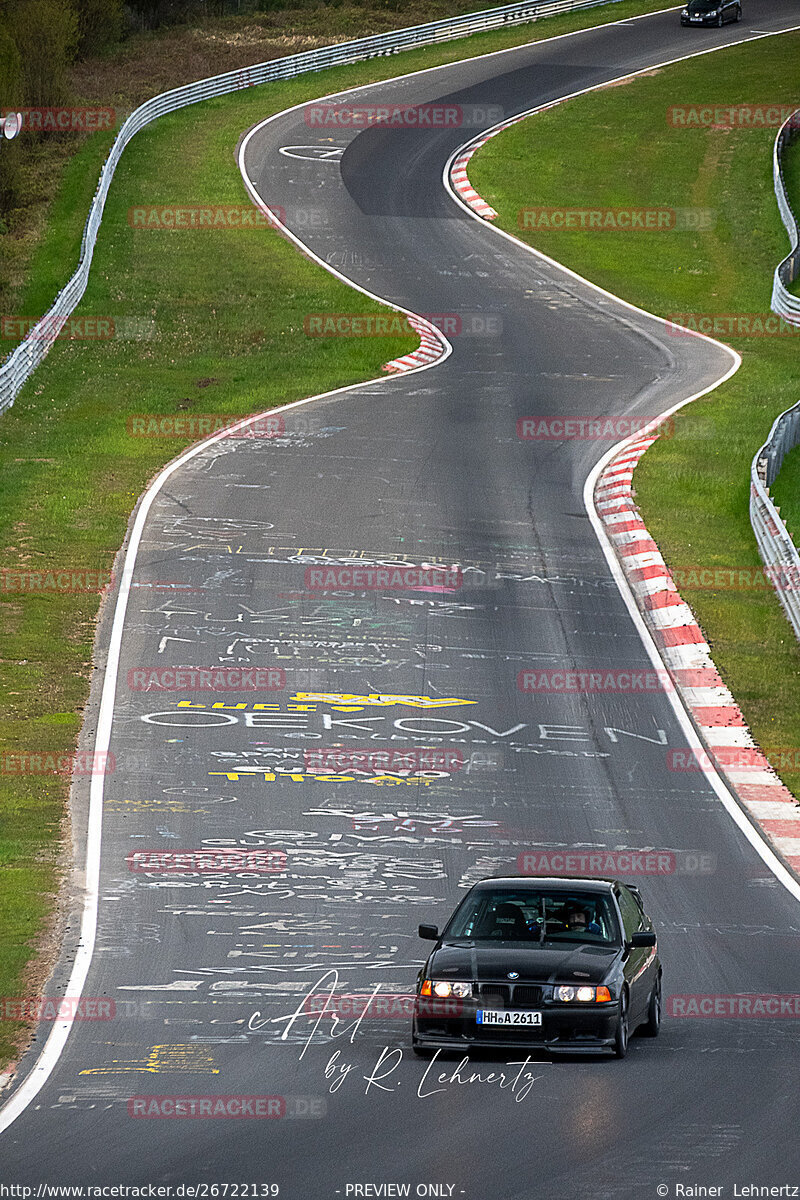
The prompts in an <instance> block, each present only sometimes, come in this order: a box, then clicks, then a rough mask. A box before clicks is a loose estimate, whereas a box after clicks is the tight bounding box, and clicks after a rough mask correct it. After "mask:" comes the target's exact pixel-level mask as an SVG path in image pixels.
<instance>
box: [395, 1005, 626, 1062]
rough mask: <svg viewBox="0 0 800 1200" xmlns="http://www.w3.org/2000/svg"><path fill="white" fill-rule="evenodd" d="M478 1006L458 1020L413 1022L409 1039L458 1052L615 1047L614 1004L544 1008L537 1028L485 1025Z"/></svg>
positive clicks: (616, 1015)
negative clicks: (480, 1022)
mask: <svg viewBox="0 0 800 1200" xmlns="http://www.w3.org/2000/svg"><path fill="white" fill-rule="evenodd" d="M476 1011H477V1005H475V1006H474V1007H473V1006H470V1011H466V1006H465V1011H464V1012H463V1013H462V1015H460V1016H458V1017H430V1016H426V1017H420V1016H417V1017H416V1018H415V1019H414V1024H413V1029H412V1040H413V1042H414V1045H415V1046H417V1047H419V1048H420V1049H441V1050H458V1049H463V1048H466V1049H468V1048H469V1047H471V1046H474V1047H481V1048H487V1049H491V1048H493V1047H500V1048H503V1047H506V1046H508V1047H514V1048H519V1049H526V1048H531V1049H534V1048H538V1049H544V1050H572V1051H580V1052H585V1051H590V1050H608V1049H609V1048H610V1047H611V1046H613V1044H614V1037H615V1035H616V1031H617V1023H618V1020H619V1007H618V1005H617V1003H616V1001H612V1002H611V1003H609V1004H594V1005H588V1004H587V1005H582V1006H580V1007H579V1006H577V1005H576V1007H575V1008H572V1009H567V1008H566V1006H563V1007H561V1006H559V1007H558V1008H556V1007H550V1006H544V1007H543V1008H542V1010H541V1012H542V1024H541V1025H540V1026H536V1025H530V1026H520V1025H511V1026H486V1025H479V1024H478V1023H477V1021H476V1019H475V1013H476Z"/></svg>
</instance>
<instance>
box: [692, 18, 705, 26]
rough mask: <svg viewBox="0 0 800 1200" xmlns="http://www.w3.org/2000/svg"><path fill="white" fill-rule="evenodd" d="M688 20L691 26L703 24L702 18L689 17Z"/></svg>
mask: <svg viewBox="0 0 800 1200" xmlns="http://www.w3.org/2000/svg"><path fill="white" fill-rule="evenodd" d="M689 20H690V21H691V22H692V24H693V25H702V24H703V18H702V17H689Z"/></svg>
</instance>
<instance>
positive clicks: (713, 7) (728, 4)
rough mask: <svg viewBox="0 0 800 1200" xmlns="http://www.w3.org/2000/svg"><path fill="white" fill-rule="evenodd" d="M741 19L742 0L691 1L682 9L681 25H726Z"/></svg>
mask: <svg viewBox="0 0 800 1200" xmlns="http://www.w3.org/2000/svg"><path fill="white" fill-rule="evenodd" d="M741 19H742V5H741V3H740V0H689V3H688V4H687V5H686V7H685V8H682V9H681V25H724V24H725V23H726V21H741Z"/></svg>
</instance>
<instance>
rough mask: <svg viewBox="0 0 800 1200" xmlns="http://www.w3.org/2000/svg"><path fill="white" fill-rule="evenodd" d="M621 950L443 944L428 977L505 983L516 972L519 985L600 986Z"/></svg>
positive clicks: (430, 963)
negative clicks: (510, 974) (512, 972)
mask: <svg viewBox="0 0 800 1200" xmlns="http://www.w3.org/2000/svg"><path fill="white" fill-rule="evenodd" d="M621 954H622V948H621V947H619V946H616V947H605V946H575V945H570V946H558V947H556V946H529V945H526V944H525V943H522V942H506V944H505V945H503V946H484V945H480V944H473V945H470V944H466V943H461V944H455V945H454V944H450V943H444V944H443V945H442V946H440V947H438V948H437V949H436V950H434V952H433V954H432V955H431V958H430V960H429V963H428V974H429V975H430V976H431V977H432V978H435V979H474V980H478V981H479V982H481V981H486V982H488V981H491V980H505V979H506V978H507V977H508V974H509V972H510V971H515V972H516V973H517V976H518V982H530V983H567V982H568V983H577V984H580V983H587V984H591V983H595V984H596V983H602V982H603V981H604V980H605V978H606V976H607V975H608V973H609V971H610V969H611V967H612V966H613V964H614V962H615V961H616V959H617V958H618V957H619V956H620V955H621Z"/></svg>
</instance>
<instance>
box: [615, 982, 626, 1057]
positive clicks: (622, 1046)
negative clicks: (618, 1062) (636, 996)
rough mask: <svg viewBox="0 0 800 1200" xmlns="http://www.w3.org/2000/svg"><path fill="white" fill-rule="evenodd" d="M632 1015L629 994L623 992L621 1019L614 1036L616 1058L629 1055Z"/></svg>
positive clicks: (620, 1002)
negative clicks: (629, 1007)
mask: <svg viewBox="0 0 800 1200" xmlns="http://www.w3.org/2000/svg"><path fill="white" fill-rule="evenodd" d="M629 1020H630V1014H629V1013H628V993H627V992H623V993H622V996H621V997H620V1001H619V1019H618V1021H617V1031H616V1033H615V1034H614V1057H615V1058H624V1057H625V1055H626V1054H627V1053H628V1038H629V1036H630V1029H629V1025H628V1022H629Z"/></svg>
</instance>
